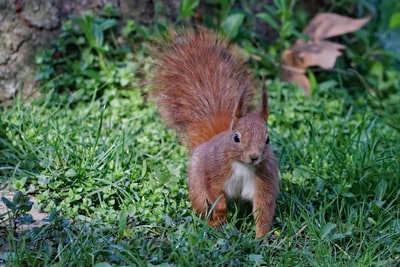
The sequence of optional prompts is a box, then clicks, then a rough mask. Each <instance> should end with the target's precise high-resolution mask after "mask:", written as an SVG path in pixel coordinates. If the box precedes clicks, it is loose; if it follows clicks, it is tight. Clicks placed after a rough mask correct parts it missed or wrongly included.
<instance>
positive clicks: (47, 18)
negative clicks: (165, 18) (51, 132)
mask: <svg viewBox="0 0 400 267" xmlns="http://www.w3.org/2000/svg"><path fill="white" fill-rule="evenodd" d="M106 3H109V4H112V5H113V6H114V7H116V8H117V9H118V10H119V11H120V14H121V15H122V17H129V18H133V19H135V20H136V21H138V22H140V23H144V24H147V23H150V22H151V21H152V20H153V17H154V1H153V0H130V1H127V0H108V1H106V0H68V1H63V0H35V1H28V0H0V105H1V104H3V105H5V104H6V103H7V101H9V100H12V99H13V98H14V97H15V96H16V95H17V94H21V95H22V96H23V97H27V96H30V95H32V94H35V91H36V90H35V89H36V87H37V83H36V82H35V80H34V76H35V62H34V59H35V53H36V51H37V49H38V48H41V49H42V48H44V47H48V46H49V44H50V43H51V40H54V39H55V38H56V36H57V35H58V33H59V31H60V28H61V22H62V21H63V20H65V19H67V18H68V15H70V14H81V13H82V12H84V11H88V10H92V11H94V12H98V11H100V10H101V9H102V8H103V7H104V5H105V4H106Z"/></svg>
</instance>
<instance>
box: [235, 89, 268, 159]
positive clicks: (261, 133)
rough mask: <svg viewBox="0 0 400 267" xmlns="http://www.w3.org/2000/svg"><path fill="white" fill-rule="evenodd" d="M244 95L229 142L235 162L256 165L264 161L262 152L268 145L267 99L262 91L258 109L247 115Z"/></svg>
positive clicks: (241, 98)
mask: <svg viewBox="0 0 400 267" xmlns="http://www.w3.org/2000/svg"><path fill="white" fill-rule="evenodd" d="M244 98H245V94H242V96H241V97H240V99H239V102H238V104H237V106H236V109H235V111H234V114H233V118H232V123H231V128H230V139H231V140H230V142H231V143H232V146H233V147H234V151H235V160H238V161H240V162H243V163H246V164H250V165H257V164H258V163H260V162H261V161H262V160H263V159H264V151H265V149H266V146H267V145H268V143H269V136H268V130H267V126H266V121H267V120H268V99H267V94H266V90H265V89H263V94H262V101H261V105H260V107H259V108H258V109H257V110H256V111H255V112H252V113H248V112H247V110H246V107H245V106H244Z"/></svg>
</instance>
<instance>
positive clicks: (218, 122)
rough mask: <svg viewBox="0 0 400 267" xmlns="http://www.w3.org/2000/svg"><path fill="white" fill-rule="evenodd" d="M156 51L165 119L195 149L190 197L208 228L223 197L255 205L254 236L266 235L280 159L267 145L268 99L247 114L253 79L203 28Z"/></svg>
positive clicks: (222, 211)
mask: <svg viewBox="0 0 400 267" xmlns="http://www.w3.org/2000/svg"><path fill="white" fill-rule="evenodd" d="M171 39H172V44H170V45H169V46H168V47H166V48H164V49H163V50H161V51H158V52H157V57H158V59H159V62H158V64H157V66H156V68H155V77H154V80H153V87H154V89H155V90H156V91H155V94H156V99H157V104H158V108H159V110H160V114H161V116H162V117H163V118H164V120H165V121H166V123H167V125H168V126H169V127H171V128H173V129H175V130H176V131H177V133H178V134H179V136H180V138H181V141H182V143H183V144H185V145H186V146H187V147H188V148H189V150H190V153H191V159H190V164H189V198H190V200H191V203H192V206H193V208H194V209H195V210H196V211H197V212H198V213H200V214H202V215H206V213H207V212H209V209H210V207H213V210H212V214H211V217H210V219H209V223H210V225H219V224H220V223H221V222H224V221H225V220H226V201H227V200H228V199H230V198H236V197H238V198H244V199H246V200H250V201H251V202H252V204H253V211H254V218H255V220H256V236H257V237H260V236H262V235H264V234H265V233H267V232H268V231H269V229H270V227H271V224H272V219H273V215H274V211H275V201H276V198H277V196H278V193H279V171H278V164H277V161H276V159H275V156H274V154H273V152H272V151H271V150H270V148H269V146H268V145H267V144H266V141H267V137H268V131H267V127H266V123H265V122H266V120H267V118H268V101H267V96H266V91H265V90H264V91H263V98H262V103H261V105H260V108H259V109H258V110H257V111H256V112H249V111H248V107H249V106H250V105H251V102H252V95H253V94H254V93H253V90H254V89H253V77H252V75H251V73H250V72H249V71H248V70H247V67H246V64H245V62H244V60H243V59H241V58H240V57H238V56H237V55H235V54H234V53H233V52H232V48H231V46H230V45H229V43H228V41H227V40H226V39H224V38H221V37H219V36H217V35H216V34H215V33H212V32H210V31H208V30H205V29H203V28H200V29H198V31H187V32H185V33H184V34H176V33H172V34H171Z"/></svg>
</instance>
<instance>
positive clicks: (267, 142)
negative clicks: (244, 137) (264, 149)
mask: <svg viewBox="0 0 400 267" xmlns="http://www.w3.org/2000/svg"><path fill="white" fill-rule="evenodd" d="M265 143H266V144H267V145H268V144H269V136H267V140H266V141H265Z"/></svg>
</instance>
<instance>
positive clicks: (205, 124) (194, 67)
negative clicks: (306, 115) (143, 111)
mask: <svg viewBox="0 0 400 267" xmlns="http://www.w3.org/2000/svg"><path fill="white" fill-rule="evenodd" d="M157 56H158V64H157V65H156V69H155V77H154V80H153V86H154V88H155V90H156V97H157V104H158V108H159V110H160V113H161V116H162V117H163V118H164V119H165V120H166V122H167V125H168V126H169V127H171V128H173V129H175V130H176V131H177V133H178V134H179V135H180V137H181V141H182V142H183V143H184V144H185V145H187V146H188V147H189V148H190V149H193V148H194V147H196V146H198V145H199V144H201V143H204V142H206V141H207V140H209V139H211V138H212V137H213V136H215V135H217V134H218V133H220V132H223V131H225V130H228V129H229V127H230V123H231V121H232V114H233V111H234V110H235V108H236V105H237V104H238V101H239V98H240V97H241V96H242V95H243V94H244V95H245V96H246V97H245V104H244V106H245V107H247V106H248V104H249V103H250V102H251V93H250V92H251V90H252V89H251V88H252V87H253V86H252V81H253V78H252V75H251V73H250V72H249V71H248V70H247V68H246V64H245V62H244V60H243V59H242V58H240V57H238V56H237V55H235V53H234V52H233V51H232V48H231V46H230V44H229V42H228V41H227V40H226V39H225V38H221V37H219V36H218V35H216V34H215V33H212V32H211V31H208V30H206V29H204V28H200V29H198V30H197V31H194V30H189V31H185V32H184V33H180V34H179V33H172V34H171V44H169V45H168V46H167V47H165V48H162V49H161V50H160V51H158V55H157Z"/></svg>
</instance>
